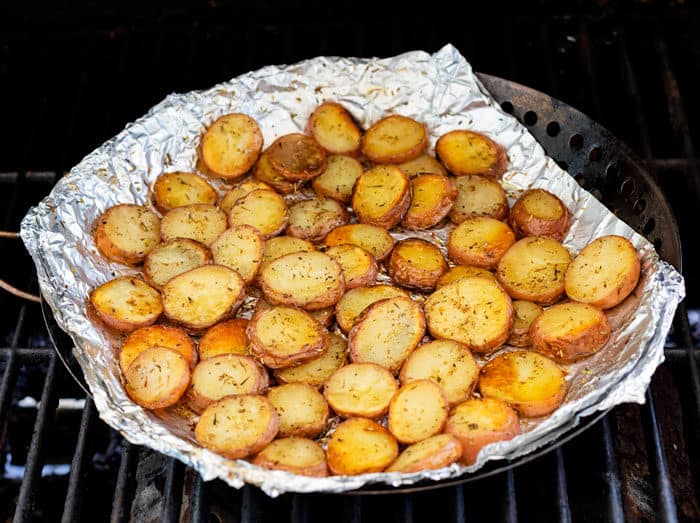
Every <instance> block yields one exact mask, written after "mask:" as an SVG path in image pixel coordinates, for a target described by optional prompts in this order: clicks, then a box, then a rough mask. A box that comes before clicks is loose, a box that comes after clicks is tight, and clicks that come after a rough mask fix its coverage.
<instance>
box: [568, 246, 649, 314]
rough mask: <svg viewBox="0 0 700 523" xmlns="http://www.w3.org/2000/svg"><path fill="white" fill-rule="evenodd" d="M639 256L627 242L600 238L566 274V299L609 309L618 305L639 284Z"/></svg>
mask: <svg viewBox="0 0 700 523" xmlns="http://www.w3.org/2000/svg"><path fill="white" fill-rule="evenodd" d="M639 273H640V264H639V254H638V253H637V251H636V250H635V248H634V245H632V244H631V243H630V241H629V240H628V239H627V238H623V237H622V236H603V237H601V238H598V239H596V240H593V241H592V242H591V243H589V244H588V245H586V246H585V247H584V248H583V249H581V252H579V253H578V256H576V258H574V261H572V262H571V263H570V264H569V268H568V269H567V270H566V276H565V277H564V286H565V289H566V295H567V296H568V297H569V298H571V299H572V300H575V301H580V302H582V303H589V304H591V305H595V306H596V307H600V308H601V309H609V308H611V307H614V306H615V305H617V304H618V303H620V302H622V300H624V299H625V298H626V297H627V296H629V295H630V293H631V292H632V291H633V290H634V288H635V287H636V286H637V282H638V281H639Z"/></svg>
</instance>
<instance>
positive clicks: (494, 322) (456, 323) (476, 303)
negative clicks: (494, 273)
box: [424, 276, 513, 352]
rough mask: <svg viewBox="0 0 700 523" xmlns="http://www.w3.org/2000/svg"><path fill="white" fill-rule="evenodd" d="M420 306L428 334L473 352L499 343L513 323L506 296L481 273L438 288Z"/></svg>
mask: <svg viewBox="0 0 700 523" xmlns="http://www.w3.org/2000/svg"><path fill="white" fill-rule="evenodd" d="M424 308H425V319H426V321H427V324H428V330H429V331H430V334H432V335H433V336H434V337H435V338H443V339H448V340H454V341H458V342H460V343H463V344H464V345H466V346H467V347H468V348H470V349H471V350H473V351H474V352H489V351H491V350H493V349H496V348H498V347H500V346H501V345H503V343H504V342H505V341H506V340H507V339H508V334H509V333H510V328H511V327H512V325H513V305H512V304H511V301H510V297H509V296H508V295H507V294H506V292H505V291H504V290H503V288H502V287H501V286H500V285H499V284H498V283H497V282H495V281H493V280H490V279H488V278H484V277H482V276H472V277H470V278H462V279H461V280H458V281H456V282H454V283H452V284H450V285H446V286H445V287H442V288H441V289H438V290H437V291H435V292H434V293H433V294H431V295H430V296H429V297H428V299H427V300H426V302H425V305H424Z"/></svg>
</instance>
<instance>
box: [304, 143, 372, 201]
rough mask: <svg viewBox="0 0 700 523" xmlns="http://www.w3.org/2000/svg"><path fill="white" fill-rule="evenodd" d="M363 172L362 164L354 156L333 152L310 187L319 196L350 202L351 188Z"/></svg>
mask: <svg viewBox="0 0 700 523" xmlns="http://www.w3.org/2000/svg"><path fill="white" fill-rule="evenodd" d="M363 172H365V170H364V168H363V167H362V164H361V163H360V162H359V161H357V160H356V159H355V158H351V157H350V156H343V155H340V154H333V155H330V156H329V157H328V163H327V165H326V168H325V170H324V171H323V173H322V174H321V175H320V176H317V177H316V178H314V180H313V181H312V182H311V187H313V189H314V191H316V194H318V195H319V196H323V197H325V198H333V199H334V200H337V201H339V202H343V203H350V200H351V199H352V188H353V187H354V186H355V181H356V180H357V179H358V178H359V177H360V176H361V175H362V173H363Z"/></svg>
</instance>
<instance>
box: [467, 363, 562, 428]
mask: <svg viewBox="0 0 700 523" xmlns="http://www.w3.org/2000/svg"><path fill="white" fill-rule="evenodd" d="M567 389H568V385H567V384H566V381H564V371H563V370H561V369H560V368H559V367H558V366H557V364H556V363H554V361H553V360H551V359H549V358H548V357H546V356H543V355H542V354H538V353H537V352H532V351H526V350H517V351H513V352H506V353H504V354H499V355H498V356H496V357H495V358H493V359H492V360H491V361H489V362H488V363H487V364H486V365H484V366H483V367H482V369H481V377H480V378H479V390H480V391H481V394H482V396H486V397H490V398H496V399H499V400H501V401H505V402H506V403H508V404H509V405H511V406H512V407H513V408H514V409H516V410H517V411H518V412H520V414H522V415H523V416H530V417H535V416H545V415H547V414H549V413H551V412H554V411H555V410H556V409H557V408H558V407H559V405H561V403H562V401H564V396H566V391H567Z"/></svg>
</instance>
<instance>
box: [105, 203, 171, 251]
mask: <svg viewBox="0 0 700 523" xmlns="http://www.w3.org/2000/svg"><path fill="white" fill-rule="evenodd" d="M125 215H126V216H125ZM123 219H128V220H129V221H130V222H131V221H133V220H134V219H135V220H137V221H138V222H139V225H140V227H139V234H140V235H144V236H142V237H140V238H139V239H138V245H134V249H136V250H134V249H129V248H126V247H120V246H119V245H118V244H117V243H115V241H114V238H113V237H112V236H113V234H114V235H117V236H121V235H122V234H124V235H127V236H128V238H127V240H128V241H129V243H132V242H136V238H134V237H133V236H132V233H133V231H130V230H129V229H130V228H131V227H129V225H134V224H132V223H129V224H125V225H126V230H124V227H121V229H122V230H121V231H119V230H112V228H113V227H115V226H116V225H117V224H118V222H119V220H123ZM159 236H160V219H159V218H158V216H157V215H156V214H155V213H154V212H152V211H149V210H148V209H146V208H145V207H142V206H140V205H132V204H127V203H123V204H119V205H115V206H114V207H110V208H109V209H107V210H106V211H105V212H103V213H102V214H101V215H100V216H99V218H97V221H96V225H95V233H94V237H95V244H96V245H97V250H98V251H100V254H102V256H104V257H105V258H107V259H108V260H112V261H115V262H118V263H123V264H125V265H138V264H140V263H143V260H144V259H145V258H146V255H147V254H148V253H149V252H150V251H151V250H152V249H153V248H154V247H155V246H156V245H157V244H158V239H159Z"/></svg>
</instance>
